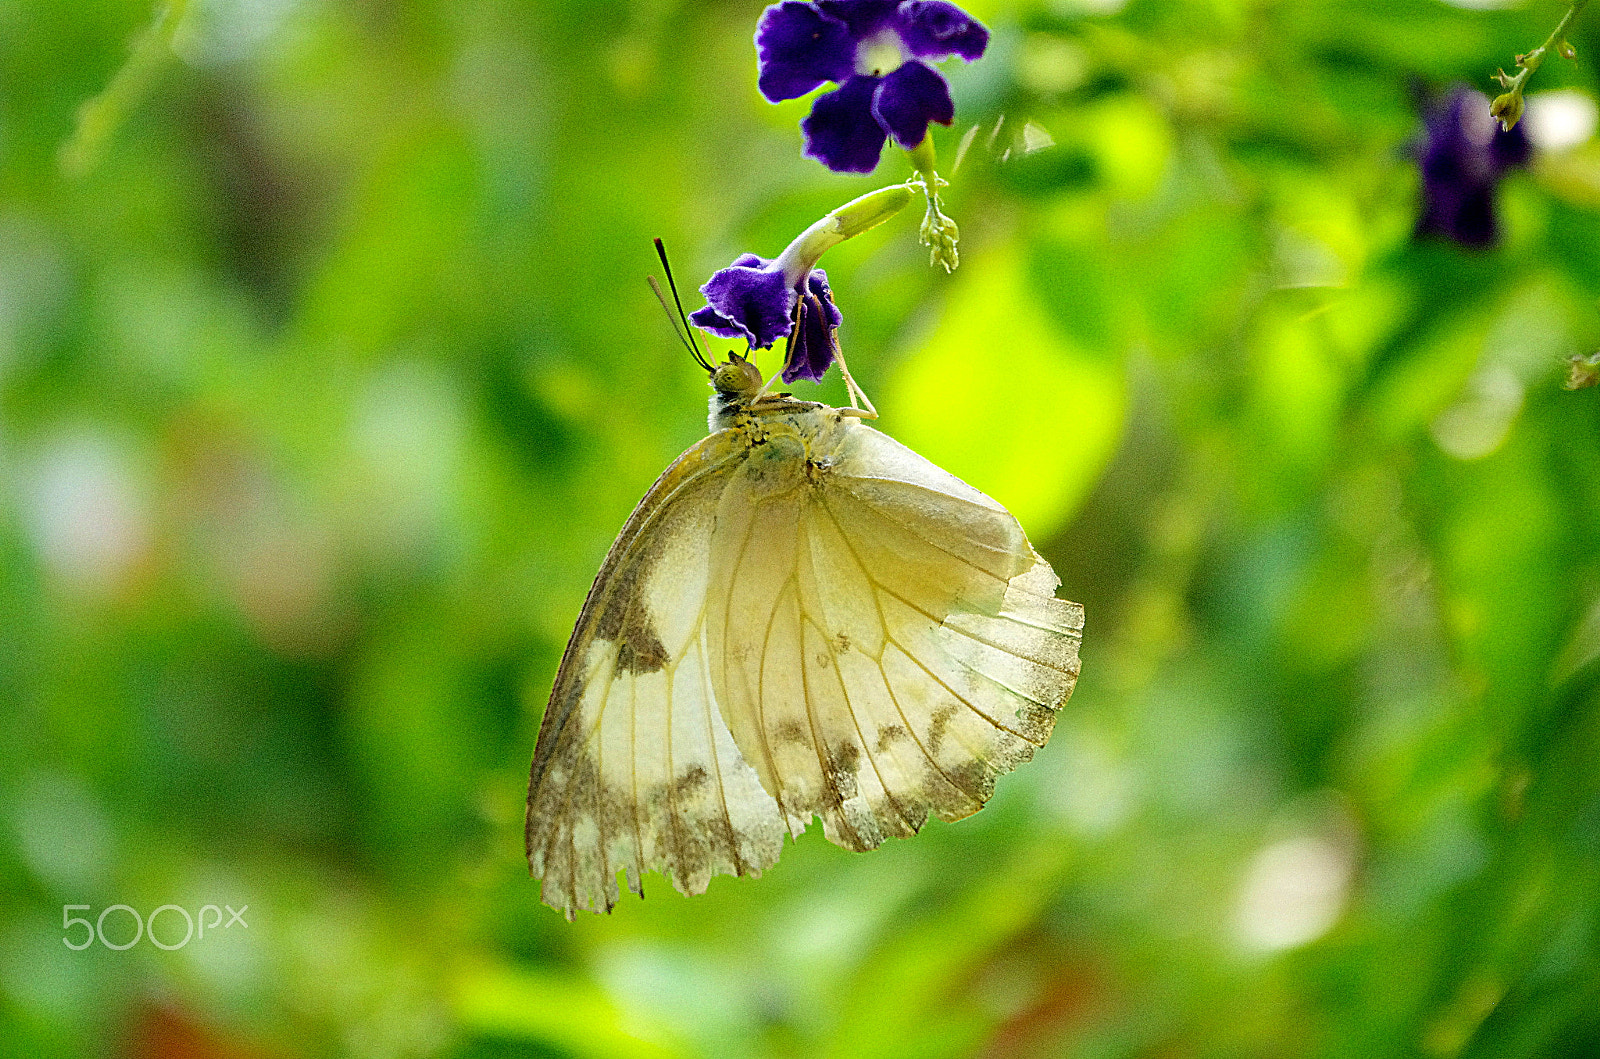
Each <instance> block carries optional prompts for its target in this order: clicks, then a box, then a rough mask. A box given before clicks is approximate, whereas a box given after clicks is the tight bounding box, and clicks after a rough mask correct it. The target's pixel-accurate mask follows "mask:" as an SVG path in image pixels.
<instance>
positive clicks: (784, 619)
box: [526, 361, 1082, 916]
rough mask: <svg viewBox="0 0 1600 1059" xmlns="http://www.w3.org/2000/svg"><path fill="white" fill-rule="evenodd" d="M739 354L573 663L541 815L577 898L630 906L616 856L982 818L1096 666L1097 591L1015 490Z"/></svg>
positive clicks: (549, 862)
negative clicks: (1064, 561)
mask: <svg viewBox="0 0 1600 1059" xmlns="http://www.w3.org/2000/svg"><path fill="white" fill-rule="evenodd" d="M740 364H743V362H742V361H740V362H739V363H738V364H736V363H734V362H733V361H730V362H729V363H727V364H724V365H722V366H721V367H720V368H719V369H718V375H717V376H714V378H713V382H714V384H715V385H716V388H717V391H718V393H717V396H716V397H714V398H713V399H712V414H711V426H712V428H713V433H712V434H711V435H710V436H709V437H707V438H705V439H704V440H702V441H701V442H699V443H698V444H696V445H695V446H693V447H692V448H690V449H689V451H688V452H686V453H684V454H683V455H682V456H681V457H679V459H678V460H677V461H675V462H674V463H673V464H672V466H671V467H669V468H668V469H667V470H666V472H664V473H663V474H662V476H661V477H660V478H659V479H658V480H657V482H656V483H655V485H654V486H652V488H651V489H650V491H649V493H647V494H646V496H645V498H644V500H643V501H641V502H640V504H639V507H638V508H637V509H636V510H635V511H634V513H633V515H632V516H631V517H630V518H629V520H628V522H627V524H626V525H625V526H624V527H623V530H622V533H621V534H620V535H619V537H618V538H617V541H616V543H615V544H613V546H612V549H611V551H610V553H609V554H608V555H607V557H606V560H605V562H604V564H603V565H602V567H601V570H600V574H599V576H598V577H597V578H596V581H595V584H594V587H593V588H592V589H591V590H590V593H589V597H588V600H587V601H586V602H585V604H584V608H583V612H582V613H581V615H580V616H579V619H578V624H577V628H576V629H575V630H574V632H573V637H572V640H571V642H570V643H569V644H568V647H567V652H566V655H565V656H564V657H563V659H562V664H561V668H560V670H559V672H558V673H557V676H556V681H555V686H554V689H553V691H552V694H551V699H550V704H549V706H548V707H547V709H546V712H545V718H544V721H543V723H542V725H541V728H540V733H539V741H538V746H537V748H536V750H535V753H534V761H533V768H532V775H531V779H530V784H529V794H528V816H527V828H526V836H527V847H528V858H529V865H530V868H531V870H532V872H533V874H534V875H535V876H537V877H539V878H540V879H541V880H542V881H543V899H544V901H545V902H546V903H547V904H550V905H551V906H552V907H555V908H558V909H561V910H562V911H564V912H566V913H567V914H568V915H569V916H570V915H572V914H573V912H574V910H575V909H577V908H588V909H593V910H596V911H600V910H609V909H610V908H611V907H612V906H613V905H614V904H615V902H616V901H617V899H618V897H619V894H620V890H619V887H618V885H617V879H616V874H617V872H618V871H619V870H621V871H624V872H625V873H626V876H627V879H628V885H629V888H630V889H632V890H634V891H635V892H639V891H640V886H641V879H640V877H641V875H642V874H643V873H644V872H645V871H650V870H658V871H661V872H662V873H663V874H664V875H666V876H668V877H669V878H670V879H671V881H672V882H673V884H674V886H676V887H677V888H678V889H679V890H682V891H683V892H685V893H699V892H703V891H704V890H705V889H706V887H707V885H708V884H709V881H710V878H711V876H712V875H714V874H723V873H726V874H735V875H745V874H752V875H753V874H759V873H760V872H761V871H762V870H763V869H765V868H767V867H769V866H771V865H772V864H773V863H774V862H775V861H776V860H777V858H778V855H779V853H780V852H781V849H782V843H783V838H784V836H785V835H798V834H800V832H801V831H803V830H804V828H805V827H806V825H807V824H808V823H809V821H810V820H811V818H812V817H813V816H820V817H821V818H822V821H823V827H824V830H825V833H826V834H827V837H828V838H829V840H830V841H832V842H834V843H835V844H837V845H840V846H843V847H845V848H847V849H852V850H867V849H873V848H875V847H876V846H878V845H879V844H880V843H881V842H882V841H883V840H884V839H885V838H888V837H894V836H906V835H911V834H914V833H915V832H916V831H917V830H918V829H919V828H920V827H921V826H922V824H923V823H924V822H925V821H926V820H927V818H928V816H929V815H930V814H931V815H937V816H939V817H940V818H942V819H945V820H956V819H960V818H961V817H964V816H966V815H969V814H970V813H972V812H975V811H976V810H977V809H979V808H980V807H981V806H982V805H983V803H984V801H985V800H987V798H988V797H989V794H990V793H991V791H992V789H993V782H994V779H995V777H996V776H997V775H999V774H1000V773H1003V772H1006V771H1008V770H1010V769H1011V768H1013V767H1015V766H1016V765H1017V764H1019V763H1021V762H1022V761H1025V760H1027V759H1028V758H1029V757H1031V756H1032V753H1033V751H1034V749H1035V748H1036V747H1038V746H1040V745H1043V743H1044V741H1045V739H1046V738H1048V736H1049V734H1050V730H1051V727H1052V726H1053V724H1054V721H1055V711H1056V709H1057V708H1059V707H1060V705H1061V704H1062V703H1063V702H1064V701H1065V700H1066V697H1067V696H1068V695H1069V694H1070V693H1071V690H1072V686H1073V684H1074V682H1075V680H1076V676H1077V672H1078V658H1077V645H1078V641H1079V637H1080V633H1081V629H1082V608H1080V607H1078V606H1077V605H1076V604H1072V603H1066V602H1063V601H1060V600H1057V599H1055V598H1054V596H1053V593H1054V589H1055V587H1056V585H1057V584H1058V581H1057V579H1056V577H1055V575H1054V573H1053V572H1051V570H1050V567H1049V565H1048V564H1047V563H1045V561H1044V560H1043V559H1041V558H1039V556H1038V555H1037V554H1036V553H1035V552H1034V551H1033V548H1032V547H1031V545H1029V543H1028V541H1027V538H1026V536H1025V535H1024V534H1023V532H1022V529H1021V527H1020V526H1018V525H1017V522H1016V520H1015V519H1014V518H1012V517H1011V515H1010V514H1009V513H1007V512H1006V511H1005V509H1004V508H1002V507H1001V506H1000V505H998V504H996V503H995V502H994V501H993V500H990V499H989V498H988V497H986V496H984V495H983V494H982V493H980V492H978V491H977V490H975V489H973V488H971V487H970V486H967V485H966V484H965V483H963V482H961V481H960V480H959V479H957V478H955V477H954V476H952V475H949V474H947V473H946V472H944V471H942V470H940V469H939V468H938V467H936V466H934V465H933V464H931V463H929V462H928V461H926V460H924V459H922V458H921V457H920V456H917V455H916V454H915V453H913V452H911V450H909V449H907V448H905V447H904V446H902V445H900V444H899V443H898V442H895V441H894V440H893V439H891V438H889V437H888V436H887V435H884V434H882V433H880V432H878V431H877V430H874V429H873V428H872V427H870V426H867V425H866V424H865V423H863V422H861V420H860V418H859V413H856V412H855V410H853V409H835V408H829V407H827V406H825V405H819V404H815V403H811V402H803V401H795V400H792V399H789V398H786V397H758V396H757V389H756V385H755V384H758V383H759V376H756V377H755V384H752V383H751V381H750V377H749V373H746V372H744V371H743V369H742V368H740ZM745 366H746V367H748V365H745ZM730 369H731V370H730ZM752 370H753V369H752Z"/></svg>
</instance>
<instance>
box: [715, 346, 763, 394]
mask: <svg viewBox="0 0 1600 1059" xmlns="http://www.w3.org/2000/svg"><path fill="white" fill-rule="evenodd" d="M761 382H762V379H761V372H760V371H759V370H758V369H757V368H756V366H755V365H754V364H752V363H750V362H749V361H748V360H746V359H745V358H744V357H741V356H740V355H739V354H737V353H729V354H728V359H727V360H725V361H723V362H722V363H721V364H718V365H717V367H716V370H714V371H713V372H712V373H711V386H712V388H713V389H715V390H716V391H717V396H718V397H721V398H723V399H724V400H726V401H730V402H738V403H746V402H748V401H751V400H753V399H754V398H755V396H756V394H758V393H760V392H761Z"/></svg>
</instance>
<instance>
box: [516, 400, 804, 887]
mask: <svg viewBox="0 0 1600 1059" xmlns="http://www.w3.org/2000/svg"><path fill="white" fill-rule="evenodd" d="M747 451H748V446H747V445H746V443H745V442H744V441H743V440H742V439H741V438H740V437H739V435H738V434H737V433H736V432H735V431H732V430H724V431H720V432H718V433H716V434H713V435H711V436H710V437H708V438H706V439H704V440H703V441H701V442H700V443H698V444H697V445H695V446H694V447H693V448H691V449H690V450H689V451H688V452H686V453H684V454H683V456H681V457H679V459H678V460H677V461H676V462H675V463H674V464H673V465H672V466H671V467H669V468H668V469H667V470H666V472H664V473H663V474H662V476H661V477H660V479H658V480H657V482H656V483H655V485H654V486H652V487H651V489H650V491H649V493H647V494H646V495H645V498H644V499H643V500H642V501H641V502H640V503H639V506H638V507H637V508H636V509H635V510H634V513H633V515H632V517H630V518H629V519H628V522H627V524H626V525H625V526H623V529H622V533H621V534H620V535H619V536H618V538H617V540H616V543H614V544H613V545H612V547H611V551H610V553H609V554H608V555H607V556H606V560H605V562H604V564H602V566H601V568H600V573H599V575H598V576H597V577H596V578H595V583H594V587H593V588H591V589H590V591H589V597H588V599H587V601H586V602H585V603H584V607H583V611H582V613H581V614H580V615H579V618H578V624H577V627H576V629H575V630H574V631H573V634H572V639H571V641H570V642H569V643H568V645H567V651H566V654H565V655H564V656H563V657H562V660H561V668H560V670H559V671H558V672H557V674H556V681H555V686H554V688H553V690H552V692H551V696H550V703H549V706H548V707H547V708H546V710H545V716H544V719H543V721H542V723H541V724H540V728H539V741H538V745H537V747H536V748H535V750H534V758H533V768H532V773H531V776H530V780H529V785H528V814H527V822H526V838H527V851H528V865H529V868H530V870H531V871H532V873H533V875H535V876H536V877H538V878H539V879H541V880H542V886H543V889H542V895H541V896H542V899H543V900H544V902H545V903H546V904H548V905H550V906H551V907H553V908H556V909H559V910H561V911H562V912H564V913H566V915H567V916H568V918H571V917H572V915H573V913H574V911H575V910H576V909H578V908H587V909H591V910H594V911H600V910H602V909H604V910H606V911H609V910H610V909H611V907H612V906H613V905H615V904H616V902H617V899H618V896H619V890H618V886H617V872H618V870H625V871H626V874H627V878H628V885H629V888H630V889H632V890H633V891H634V892H635V893H638V892H640V887H641V880H640V876H641V875H642V874H643V873H644V872H645V871H652V870H654V871H660V872H661V873H662V874H664V875H666V876H668V877H669V878H670V879H671V880H672V882H673V885H674V886H676V887H677V888H678V889H679V890H681V891H683V892H684V893H702V892H704V891H705V889H706V886H707V885H708V883H709V881H710V878H711V876H712V875H714V874H719V873H731V874H739V875H743V874H757V873H759V872H760V871H761V869H763V868H765V867H767V866H769V865H771V864H772V863H773V862H774V861H775V860H777V858H778V854H779V852H780V851H781V848H782V838H783V834H784V825H783V818H782V816H781V815H780V813H779V811H778V807H777V803H776V802H775V801H774V800H773V799H772V797H771V796H770V795H768V794H767V793H766V792H765V791H764V790H763V789H762V786H761V782H760V779H759V778H758V776H757V774H756V773H755V771H754V770H753V769H752V768H751V767H750V766H749V765H748V764H746V763H745V761H744V759H743V758H742V757H741V755H740V752H739V749H738V748H737V747H736V746H735V744H734V742H733V739H732V736H731V735H730V733H729V732H728V729H727V726H726V725H725V724H724V723H723V720H722V715H721V711H720V710H719V709H718V707H717V705H716V702H715V699H714V697H713V695H712V692H711V683H710V679H709V672H710V665H711V658H712V655H711V654H710V652H709V651H708V649H707V643H706V636H705V623H704V621H703V617H704V613H705V599H706V585H707V581H708V575H709V558H710V555H711V540H712V537H713V533H714V524H715V519H716V514H717V509H718V502H719V498H720V496H721V494H722V493H723V492H724V491H725V490H726V489H727V487H728V485H729V483H730V481H731V480H733V478H734V476H735V475H736V473H737V471H738V468H739V467H740V466H741V464H742V463H743V462H744V460H745V457H746V454H747Z"/></svg>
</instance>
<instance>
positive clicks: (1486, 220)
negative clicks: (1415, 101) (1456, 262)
mask: <svg viewBox="0 0 1600 1059" xmlns="http://www.w3.org/2000/svg"><path fill="white" fill-rule="evenodd" d="M1424 121H1425V124H1426V127H1427V136H1426V138H1425V140H1424V142H1423V143H1421V144H1420V145H1419V146H1418V149H1417V163H1418V166H1419V167H1420V168H1421V170H1422V216H1421V217H1420V218H1419V219H1418V220H1417V229H1416V233H1417V235H1419V236H1420V235H1438V236H1443V237H1444V238H1446V239H1450V240H1453V241H1454V242H1456V243H1459V244H1461V245H1462V246H1468V247H1487V246H1492V245H1494V243H1495V242H1497V241H1498V239H1499V236H1500V226H1499V222H1498V219H1497V218H1496V216H1495V205H1494V200H1495V190H1496V187H1497V185H1498V184H1499V182H1500V180H1501V179H1502V178H1503V177H1504V176H1505V174H1506V173H1507V172H1508V171H1509V170H1511V169H1513V168H1516V167H1517V166H1520V165H1525V164H1527V162H1528V160H1529V158H1530V156H1531V155H1532V148H1531V146H1530V145H1529V143H1528V139H1527V134H1526V133H1525V132H1523V130H1522V127H1521V126H1520V125H1519V126H1517V127H1516V128H1514V129H1512V130H1511V131H1510V132H1506V131H1504V130H1502V129H1501V128H1499V126H1498V125H1497V124H1496V123H1495V122H1494V119H1493V118H1491V117H1490V116H1489V101H1488V100H1487V99H1485V98H1484V97H1483V96H1482V95H1481V94H1480V93H1477V92H1474V91H1472V90H1470V89H1466V88H1457V89H1456V90H1455V91H1453V92H1452V93H1451V94H1450V96H1449V98H1448V99H1446V100H1445V101H1444V102H1443V103H1442V104H1441V105H1439V106H1437V107H1435V108H1433V109H1432V110H1430V111H1429V112H1428V114H1427V115H1426V117H1425V119H1424Z"/></svg>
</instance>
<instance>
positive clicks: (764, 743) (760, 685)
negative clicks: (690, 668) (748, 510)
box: [722, 533, 798, 829]
mask: <svg viewBox="0 0 1600 1059" xmlns="http://www.w3.org/2000/svg"><path fill="white" fill-rule="evenodd" d="M749 540H750V535H749V534H748V533H747V534H745V543H747V544H748V543H749ZM739 561H740V564H741V565H742V564H743V562H744V548H743V547H742V546H741V547H740V549H739ZM734 573H735V575H737V574H738V567H735V568H734ZM793 576H794V575H793V574H791V575H790V577H791V578H792V577H793ZM784 584H785V585H787V584H788V581H785V582H784ZM796 591H798V589H797V590H796ZM782 598H783V589H782V588H779V589H778V595H777V596H776V597H775V598H774V600H773V604H772V611H771V613H769V614H768V615H767V627H766V630H765V631H764V632H763V633H762V635H761V663H760V665H758V666H757V667H756V731H757V732H759V733H760V735H761V753H762V754H763V755H765V756H766V759H767V767H768V768H769V769H771V770H772V785H773V786H774V787H776V788H778V790H777V793H776V794H774V795H773V800H774V801H776V802H777V803H778V811H779V812H781V813H783V823H784V827H785V829H787V828H788V826H789V816H790V813H789V809H788V807H787V806H785V805H784V804H783V777H782V776H780V775H779V774H778V758H777V755H776V754H774V753H773V752H772V742H771V740H769V739H768V738H767V700H766V687H767V648H768V647H769V646H770V645H771V644H772V626H773V623H774V622H776V621H777V620H778V602H777V601H778V600H781V599H782ZM723 629H724V632H723V639H722V643H723V660H724V669H726V660H727V643H728V639H727V632H726V629H727V625H726V623H724V625H723Z"/></svg>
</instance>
